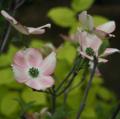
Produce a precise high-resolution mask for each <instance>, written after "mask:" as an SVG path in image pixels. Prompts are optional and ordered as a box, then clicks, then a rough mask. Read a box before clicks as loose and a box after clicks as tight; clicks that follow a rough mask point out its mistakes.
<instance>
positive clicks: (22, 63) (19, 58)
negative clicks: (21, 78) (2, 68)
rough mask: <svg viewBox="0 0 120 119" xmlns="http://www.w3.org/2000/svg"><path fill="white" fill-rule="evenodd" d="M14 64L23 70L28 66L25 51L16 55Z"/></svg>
mask: <svg viewBox="0 0 120 119" xmlns="http://www.w3.org/2000/svg"><path fill="white" fill-rule="evenodd" d="M13 64H15V65H18V66H19V67H22V68H25V67H26V66H27V63H26V60H25V56H24V53H23V50H20V51H18V52H17V53H16V54H15V56H14V58H13Z"/></svg>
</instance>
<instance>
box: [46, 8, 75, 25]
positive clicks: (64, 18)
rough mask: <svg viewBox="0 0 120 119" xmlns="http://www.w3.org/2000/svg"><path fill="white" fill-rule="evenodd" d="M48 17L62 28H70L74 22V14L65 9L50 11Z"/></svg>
mask: <svg viewBox="0 0 120 119" xmlns="http://www.w3.org/2000/svg"><path fill="white" fill-rule="evenodd" d="M48 17H49V18H51V19H52V20H53V22H54V23H55V24H57V25H59V26H62V27H70V26H72V25H73V24H74V23H75V22H76V20H75V14H74V12H73V11H72V10H71V9H69V8H67V7H57V8H53V9H51V10H50V11H49V12H48Z"/></svg>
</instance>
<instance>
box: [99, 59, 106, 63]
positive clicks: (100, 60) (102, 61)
mask: <svg viewBox="0 0 120 119" xmlns="http://www.w3.org/2000/svg"><path fill="white" fill-rule="evenodd" d="M98 62H99V63H107V62H108V60H107V59H103V58H99V59H98Z"/></svg>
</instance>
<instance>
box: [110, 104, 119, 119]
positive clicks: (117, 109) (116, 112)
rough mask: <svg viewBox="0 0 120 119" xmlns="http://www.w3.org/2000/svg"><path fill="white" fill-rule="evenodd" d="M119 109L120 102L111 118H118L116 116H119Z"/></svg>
mask: <svg viewBox="0 0 120 119" xmlns="http://www.w3.org/2000/svg"><path fill="white" fill-rule="evenodd" d="M119 111H120V103H119V104H118V106H117V108H116V110H115V112H114V113H113V114H112V117H111V118H110V119H116V117H117V115H118V113H119Z"/></svg>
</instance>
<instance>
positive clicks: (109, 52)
mask: <svg viewBox="0 0 120 119" xmlns="http://www.w3.org/2000/svg"><path fill="white" fill-rule="evenodd" d="M116 52H119V53H120V50H118V49H116V48H107V49H106V50H105V51H104V52H103V54H102V55H100V56H101V57H105V56H108V55H111V54H113V53H116Z"/></svg>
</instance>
